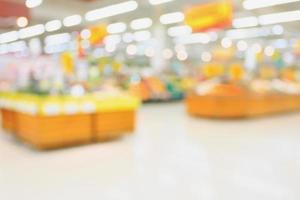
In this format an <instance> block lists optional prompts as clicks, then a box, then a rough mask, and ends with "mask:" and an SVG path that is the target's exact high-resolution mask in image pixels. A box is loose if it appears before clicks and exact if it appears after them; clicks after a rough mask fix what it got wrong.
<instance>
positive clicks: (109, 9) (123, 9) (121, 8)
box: [85, 1, 138, 21]
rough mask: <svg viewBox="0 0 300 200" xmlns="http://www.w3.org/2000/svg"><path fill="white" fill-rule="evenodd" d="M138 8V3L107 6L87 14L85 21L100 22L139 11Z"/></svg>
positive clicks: (127, 2) (129, 2) (130, 2)
mask: <svg viewBox="0 0 300 200" xmlns="http://www.w3.org/2000/svg"><path fill="white" fill-rule="evenodd" d="M137 7H138V3H137V2H136V1H125V2H123V3H119V4H114V5H110V6H106V7H103V8H99V9H96V10H91V11H89V12H87V13H86V14H85V19H86V20H87V21H94V20H99V19H103V18H107V17H111V16H114V15H119V14H122V13H127V12H130V11H133V10H135V9H137Z"/></svg>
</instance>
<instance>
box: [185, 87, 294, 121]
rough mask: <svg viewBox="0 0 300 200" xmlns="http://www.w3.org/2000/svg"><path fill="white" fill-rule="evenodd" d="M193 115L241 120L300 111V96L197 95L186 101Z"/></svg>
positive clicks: (249, 94) (188, 109)
mask: <svg viewBox="0 0 300 200" xmlns="http://www.w3.org/2000/svg"><path fill="white" fill-rule="evenodd" d="M186 107H187V112H188V113H189V114H191V115H197V116H202V117H212V118H240V117H251V116H252V117H253V116H259V115H266V114H275V113H282V112H289V111H294V110H297V109H300V96H299V95H287V94H264V95H263V94H254V93H251V92H249V93H245V94H243V95H237V96H217V95H202V96H200V95H196V94H190V95H188V97H187V99H186Z"/></svg>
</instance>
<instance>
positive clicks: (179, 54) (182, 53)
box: [177, 51, 188, 61]
mask: <svg viewBox="0 0 300 200" xmlns="http://www.w3.org/2000/svg"><path fill="white" fill-rule="evenodd" d="M187 58H188V54H187V53H186V51H179V52H177V59H178V60H180V61H184V60H186V59H187Z"/></svg>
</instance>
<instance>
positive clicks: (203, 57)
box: [201, 52, 212, 62]
mask: <svg viewBox="0 0 300 200" xmlns="http://www.w3.org/2000/svg"><path fill="white" fill-rule="evenodd" d="M211 59H212V55H211V53H209V52H203V53H202V54H201V60H202V61H204V62H210V61H211Z"/></svg>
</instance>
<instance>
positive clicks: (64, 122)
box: [17, 113, 92, 149]
mask: <svg viewBox="0 0 300 200" xmlns="http://www.w3.org/2000/svg"><path fill="white" fill-rule="evenodd" d="M17 120H18V125H17V135H18V136H19V137H20V138H21V139H22V140H24V141H25V142H27V143H29V144H31V145H33V146H34V147H36V148H38V149H52V148H59V147H64V146H72V145H78V144H85V143H89V142H91V138H92V129H91V116H90V115H84V114H78V115H60V116H32V115H28V114H23V113H17Z"/></svg>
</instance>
